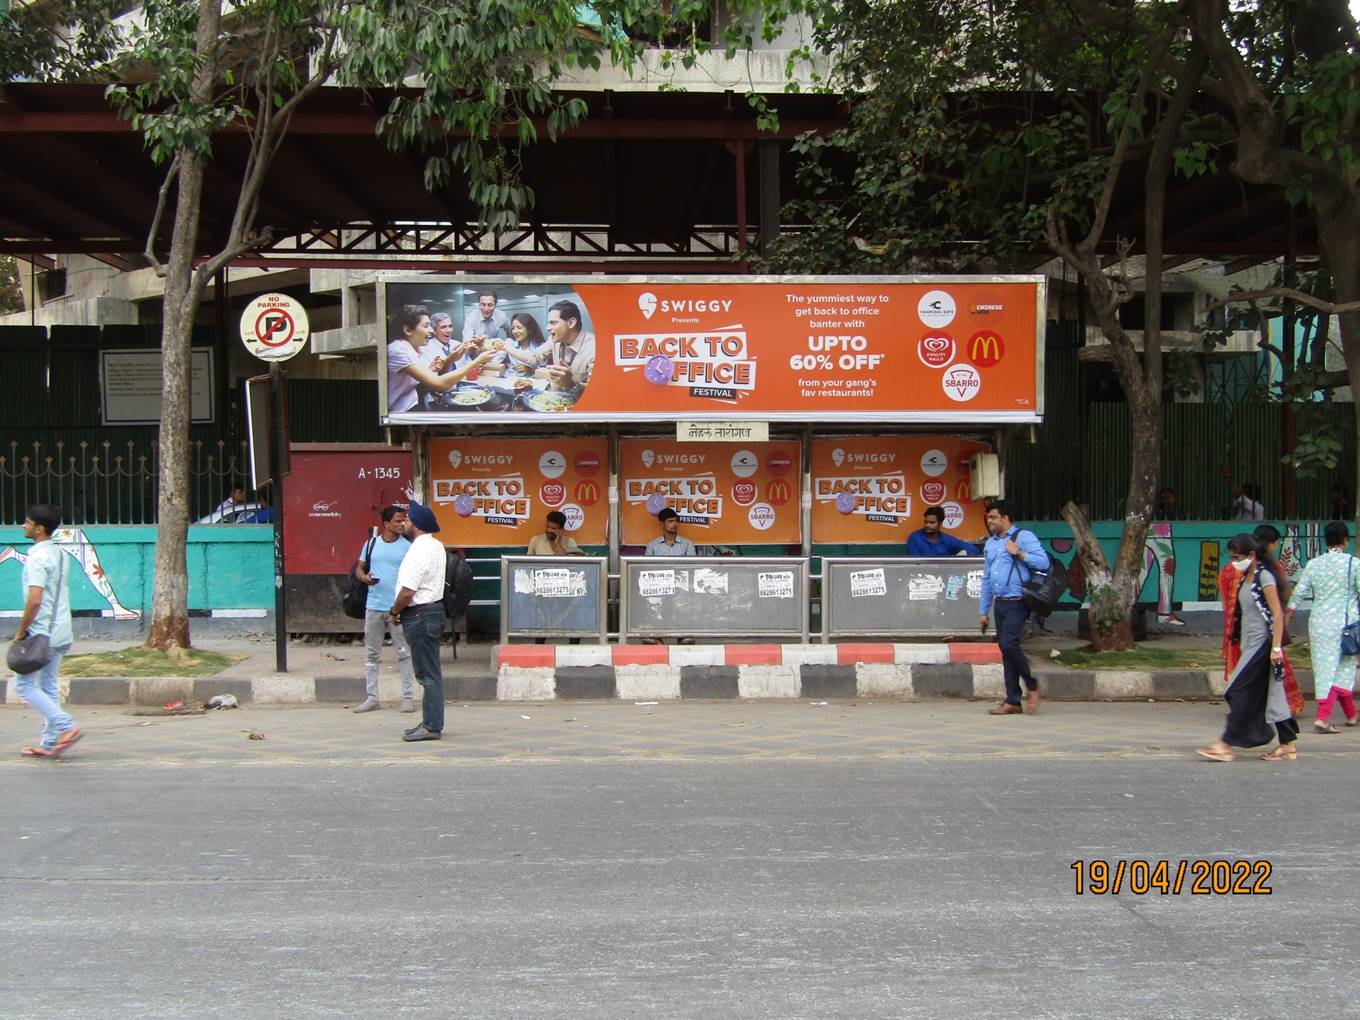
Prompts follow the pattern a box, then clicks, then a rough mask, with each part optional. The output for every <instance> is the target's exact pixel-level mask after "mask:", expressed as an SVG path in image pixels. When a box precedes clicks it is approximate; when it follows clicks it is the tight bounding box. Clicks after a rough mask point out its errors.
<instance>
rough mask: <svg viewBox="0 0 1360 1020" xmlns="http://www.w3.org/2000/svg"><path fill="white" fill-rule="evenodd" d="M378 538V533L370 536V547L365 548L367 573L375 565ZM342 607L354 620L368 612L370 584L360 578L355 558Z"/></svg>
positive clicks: (365, 571) (341, 600)
mask: <svg viewBox="0 0 1360 1020" xmlns="http://www.w3.org/2000/svg"><path fill="white" fill-rule="evenodd" d="M377 540H378V536H377V535H374V536H373V537H372V538H370V539H369V540H368V548H367V549H365V550H364V573H365V574H367V573H368V572H369V569H370V568H371V567H372V566H373V543H374V542H376V541H377ZM340 608H341V609H343V610H344V613H345V615H346V616H348V617H349V618H350V619H352V620H362V619H363V618H364V617H365V615H367V613H368V585H366V584H364V582H363V581H360V580H359V561H358V560H355V561H354V565H353V566H352V567H350V568H349V579H348V580H347V581H346V582H345V594H344V596H343V597H342V598H341V599H340Z"/></svg>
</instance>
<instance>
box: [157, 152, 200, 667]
mask: <svg viewBox="0 0 1360 1020" xmlns="http://www.w3.org/2000/svg"><path fill="white" fill-rule="evenodd" d="M203 167H204V160H203V157H202V156H198V155H195V154H194V153H192V152H189V151H188V150H185V151H183V152H181V153H180V169H179V177H178V180H177V185H178V193H177V195H176V201H175V229H174V233H173V235H172V237H171V242H170V257H169V260H168V261H167V263H166V274H165V312H164V323H163V324H162V326H161V356H162V358H163V359H164V367H163V369H162V371H163V379H164V381H163V383H162V385H161V425H160V495H159V498H158V500H157V528H156V581H155V587H154V589H153V592H152V596H151V623H150V626H149V628H148V631H147V635H146V646H147V647H148V648H159V649H161V650H162V651H165V650H166V649H168V648H170V647H172V646H178V647H180V648H188V647H189V569H188V558H187V555H186V549H187V546H188V541H189V419H190V413H191V411H190V403H189V383H190V344H191V341H192V337H193V331H194V313H195V312H196V311H197V308H198V295H199V292H200V291H201V290H202V288H201V287H196V286H195V285H194V284H195V281H194V264H193V257H194V249H195V247H196V242H197V239H198V217H199V204H200V200H201V199H202V193H203Z"/></svg>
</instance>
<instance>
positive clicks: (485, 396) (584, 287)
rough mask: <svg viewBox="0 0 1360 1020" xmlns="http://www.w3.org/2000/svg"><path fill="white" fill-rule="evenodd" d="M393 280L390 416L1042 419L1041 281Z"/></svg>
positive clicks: (408, 419) (385, 293) (415, 421)
mask: <svg viewBox="0 0 1360 1020" xmlns="http://www.w3.org/2000/svg"><path fill="white" fill-rule="evenodd" d="M738 280H739V278H732V277H717V278H695V277H671V278H656V279H652V280H647V281H645V282H641V283H637V282H627V281H617V282H616V281H612V280H569V279H537V280H531V279H526V278H516V279H514V280H510V281H503V280H488V281H476V280H472V281H469V280H466V279H462V278H460V279H456V280H455V279H443V280H441V279H440V278H438V277H426V278H421V279H419V280H412V281H409V282H408V281H400V280H391V281H386V282H385V283H384V284H383V287H382V311H383V314H384V316H385V321H386V323H387V338H386V344H385V346H384V349H383V350H384V360H385V370H384V371H381V372H379V377H380V379H381V383H380V392H381V395H382V396H381V400H382V417H383V420H384V421H385V422H387V423H389V424H391V423H397V424H411V425H428V424H433V423H439V422H456V423H459V424H471V423H474V422H476V423H491V422H514V423H518V424H532V423H541V422H544V421H551V420H554V419H556V420H564V421H581V422H593V421H610V422H615V421H629V420H634V421H638V420H646V421H657V420H663V421H670V420H685V421H703V420H722V421H728V420H761V421H779V420H784V421H800V422H804V421H820V422H835V421H855V422H864V421H882V422H941V421H969V422H991V423H995V422H1032V421H1039V420H1040V418H1041V416H1042V410H1043V408H1042V394H1043V386H1042V358H1041V351H1042V345H1041V344H1040V343H1039V341H1038V336H1039V329H1040V327H1041V325H1042V322H1043V318H1044V281H1043V278H1042V277H1034V276H1011V277H1000V276H998V277H892V278H871V279H857V278H849V277H844V278H809V277H804V278H789V279H757V280H755V281H751V280H749V279H740V282H738Z"/></svg>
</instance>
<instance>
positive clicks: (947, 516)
mask: <svg viewBox="0 0 1360 1020" xmlns="http://www.w3.org/2000/svg"><path fill="white" fill-rule="evenodd" d="M940 509H941V510H943V511H944V526H945V527H946V528H949V529H950V530H951V531H952V530H953V529H954V528H957V527H958V526H959V525H960V524H962V523H963V507H961V506H959V504H957V503H945V504H944V505H943V506H941V507H940Z"/></svg>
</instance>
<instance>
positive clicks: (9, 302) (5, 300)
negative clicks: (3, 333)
mask: <svg viewBox="0 0 1360 1020" xmlns="http://www.w3.org/2000/svg"><path fill="white" fill-rule="evenodd" d="M23 310H24V290H23V283H22V281H21V280H20V279H19V263H18V262H16V261H15V259H14V256H13V255H0V315H8V314H9V313H10V312H22V311H23Z"/></svg>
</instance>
